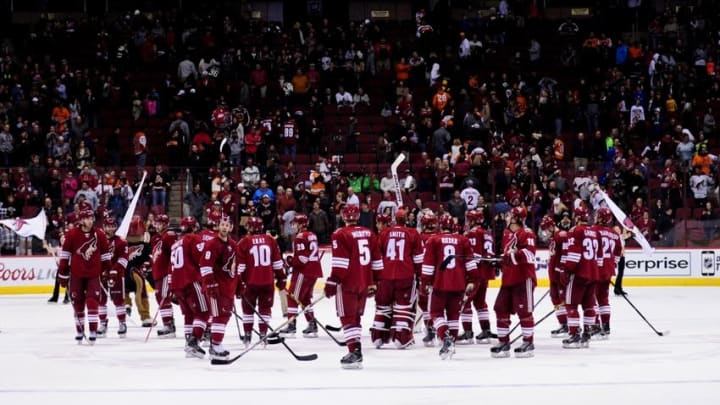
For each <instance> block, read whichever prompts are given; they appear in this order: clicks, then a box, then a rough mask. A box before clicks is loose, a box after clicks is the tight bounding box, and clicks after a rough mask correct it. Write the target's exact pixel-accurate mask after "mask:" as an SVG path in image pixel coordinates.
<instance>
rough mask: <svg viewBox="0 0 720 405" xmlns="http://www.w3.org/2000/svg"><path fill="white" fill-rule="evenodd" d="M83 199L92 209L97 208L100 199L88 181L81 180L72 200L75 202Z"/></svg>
mask: <svg viewBox="0 0 720 405" xmlns="http://www.w3.org/2000/svg"><path fill="white" fill-rule="evenodd" d="M81 199H82V201H85V202H87V203H88V204H90V206H91V207H92V209H93V211H94V210H97V208H98V204H99V203H100V200H99V199H98V196H97V193H96V192H95V190H93V189H91V188H90V183H88V182H87V181H83V182H82V183H81V185H80V190H78V192H77V193H76V194H75V198H74V200H73V202H75V203H76V204H77V203H79V202H80V201H81Z"/></svg>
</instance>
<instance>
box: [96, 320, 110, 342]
mask: <svg viewBox="0 0 720 405" xmlns="http://www.w3.org/2000/svg"><path fill="white" fill-rule="evenodd" d="M107 327H108V321H107V319H106V320H104V321H100V325H98V330H97V337H98V338H104V337H105V336H107Z"/></svg>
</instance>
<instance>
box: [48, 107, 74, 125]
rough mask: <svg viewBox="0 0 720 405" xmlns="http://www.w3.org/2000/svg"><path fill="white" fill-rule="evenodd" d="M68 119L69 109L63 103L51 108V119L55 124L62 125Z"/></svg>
mask: <svg viewBox="0 0 720 405" xmlns="http://www.w3.org/2000/svg"><path fill="white" fill-rule="evenodd" d="M69 119H70V110H68V108H67V107H65V105H63V104H60V103H59V104H58V105H56V106H55V108H53V110H52V120H53V121H54V122H55V124H57V125H64V124H65V123H66V122H67V121H68V120H69Z"/></svg>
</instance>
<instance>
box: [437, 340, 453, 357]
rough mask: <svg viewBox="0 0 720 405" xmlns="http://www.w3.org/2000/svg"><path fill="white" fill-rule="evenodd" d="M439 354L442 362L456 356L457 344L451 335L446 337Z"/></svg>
mask: <svg viewBox="0 0 720 405" xmlns="http://www.w3.org/2000/svg"><path fill="white" fill-rule="evenodd" d="M439 354H440V358H441V359H442V360H448V359H452V356H453V355H454V354H455V342H454V341H453V338H452V336H450V335H449V334H446V335H445V338H444V339H443V343H442V347H441V348H440V353H439Z"/></svg>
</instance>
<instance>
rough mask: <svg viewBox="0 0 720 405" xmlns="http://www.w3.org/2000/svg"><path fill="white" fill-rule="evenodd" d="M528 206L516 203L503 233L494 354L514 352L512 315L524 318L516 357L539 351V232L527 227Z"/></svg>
mask: <svg viewBox="0 0 720 405" xmlns="http://www.w3.org/2000/svg"><path fill="white" fill-rule="evenodd" d="M526 217H527V210H525V208H524V207H513V208H512V209H511V210H510V213H509V215H508V216H507V217H506V220H507V223H508V226H507V229H505V232H504V234H503V245H502V284H501V286H500V291H499V292H498V295H497V297H496V299H495V306H494V309H495V317H496V318H497V328H498V329H497V330H498V333H497V334H498V344H497V345H496V346H493V347H491V348H490V354H491V355H492V357H508V356H510V336H509V333H510V315H511V314H517V316H518V318H520V329H521V330H522V336H523V343H522V345H521V346H519V347H516V348H515V357H532V356H533V355H534V351H535V345H534V344H533V335H534V332H535V320H534V318H533V291H534V289H535V286H536V285H537V279H536V276H535V271H536V268H535V234H534V233H533V231H532V230H531V229H529V228H526V227H525V218H526Z"/></svg>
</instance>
